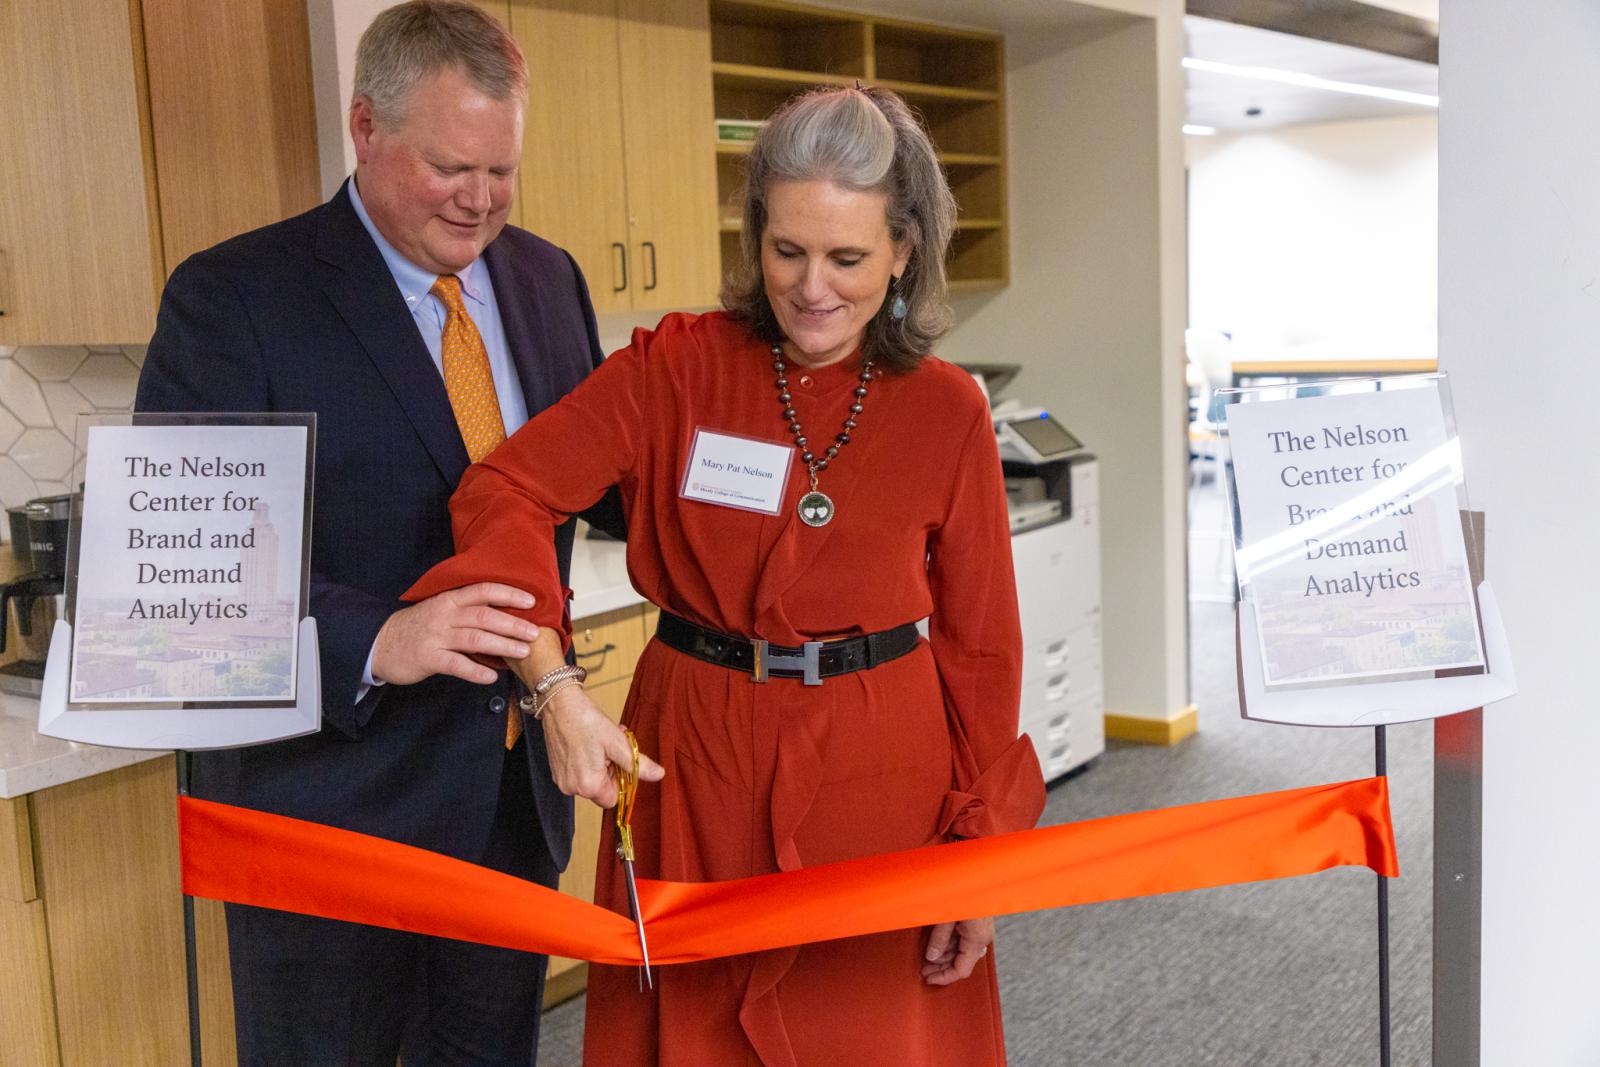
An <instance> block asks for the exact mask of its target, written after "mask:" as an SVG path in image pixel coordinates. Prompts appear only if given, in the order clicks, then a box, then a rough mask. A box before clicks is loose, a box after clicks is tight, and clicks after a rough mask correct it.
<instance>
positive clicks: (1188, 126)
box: [1183, 123, 1217, 137]
mask: <svg viewBox="0 0 1600 1067" xmlns="http://www.w3.org/2000/svg"><path fill="white" fill-rule="evenodd" d="M1183 132H1184V133H1187V134H1188V135H1190V136H1191V137H1215V136H1216V133H1217V128H1216V127H1215V126H1196V125H1194V124H1192V123H1184V126H1183Z"/></svg>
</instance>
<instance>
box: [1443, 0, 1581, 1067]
mask: <svg viewBox="0 0 1600 1067" xmlns="http://www.w3.org/2000/svg"><path fill="white" fill-rule="evenodd" d="M1443 30H1444V34H1443V38H1442V42H1441V43H1442V46H1443V48H1442V53H1441V67H1440V73H1441V79H1440V80H1441V91H1442V95H1443V97H1444V100H1445V105H1444V109H1443V110H1442V111H1441V114H1440V136H1439V142H1440V229H1439V233H1440V249H1439V251H1440V355H1441V361H1442V364H1443V366H1444V368H1445V369H1446V370H1447V371H1449V372H1450V375H1451V378H1452V380H1453V382H1454V394H1455V400H1456V413H1457V418H1458V422H1459V425H1460V430H1461V439H1462V442H1463V445H1464V448H1465V454H1466V456H1465V458H1466V469H1467V477H1468V480H1469V484H1470V487H1471V489H1472V494H1473V500H1474V503H1475V505H1476V506H1479V507H1482V508H1483V509H1484V510H1485V511H1486V513H1487V522H1486V529H1487V549H1488V551H1487V561H1486V565H1487V573H1488V575H1489V577H1490V578H1491V579H1492V580H1493V581H1494V583H1495V588H1496V591H1497V592H1498V593H1499V596H1500V601H1501V604H1502V606H1503V608H1504V612H1505V621H1506V629H1507V631H1508V633H1509V636H1510V639H1511V643H1512V649H1513V652H1514V653H1515V655H1516V657H1517V664H1516V666H1517V673H1518V676H1519V680H1520V682H1521V685H1522V692H1521V695H1520V696H1518V697H1516V698H1515V699H1513V700H1509V701H1506V702H1504V703H1501V704H1497V705H1495V706H1493V707H1490V708H1488V709H1486V711H1485V713H1484V745H1483V748H1484V770H1483V774H1484V798H1483V849H1484V853H1483V985H1482V991H1483V1033H1482V1049H1483V1058H1482V1062H1483V1063H1484V1064H1485V1065H1486V1067H1525V1065H1529V1064H1537V1065H1539V1067H1590V1065H1593V1064H1597V1063H1600V1010H1597V1008H1596V1004H1597V999H1600V907H1596V887H1597V886H1600V830H1597V829H1596V818H1597V815H1600V799H1597V796H1596V788H1595V781H1596V777H1597V774H1596V762H1597V760H1600V706H1597V705H1600V698H1597V696H1596V693H1597V687H1596V683H1595V679H1594V673H1593V664H1594V660H1595V653H1596V649H1597V647H1600V623H1597V612H1596V606H1595V605H1596V597H1597V594H1600V554H1597V553H1596V550H1595V530H1596V528H1597V527H1600V448H1597V447H1596V436H1595V434H1596V427H1597V426H1600V420H1597V415H1596V412H1597V408H1600V353H1597V346H1596V340H1597V339H1600V194H1597V190H1600V123H1597V121H1596V117H1595V106H1596V105H1595V102H1596V101H1597V100H1600V64H1596V62H1595V56H1596V55H1597V54H1600V5H1596V4H1594V3H1593V2H1592V0H1542V2H1540V3H1537V4H1508V3H1505V2H1504V0H1452V3H1451V4H1450V5H1449V7H1448V10H1447V11H1446V13H1445V17H1444V19H1443Z"/></svg>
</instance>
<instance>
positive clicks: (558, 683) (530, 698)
mask: <svg viewBox="0 0 1600 1067" xmlns="http://www.w3.org/2000/svg"><path fill="white" fill-rule="evenodd" d="M588 677H589V672H588V671H587V670H585V669H584V668H583V667H580V666H578V665H577V664H574V663H567V664H563V665H561V666H560V667H557V668H556V669H555V670H553V671H548V672H546V673H545V674H544V675H543V676H542V677H540V679H539V680H538V681H537V682H534V683H533V688H532V690H531V691H530V692H529V693H528V694H527V695H526V696H524V697H523V698H522V699H520V700H518V701H517V707H519V708H521V709H522V712H523V714H525V715H532V716H533V717H534V718H535V719H540V718H543V717H544V710H545V708H548V707H549V706H550V698H551V697H552V696H554V695H555V692H556V690H557V689H564V688H566V686H568V685H571V684H573V683H577V684H579V685H581V684H583V682H584V681H585V680H586V679H587V678H588Z"/></svg>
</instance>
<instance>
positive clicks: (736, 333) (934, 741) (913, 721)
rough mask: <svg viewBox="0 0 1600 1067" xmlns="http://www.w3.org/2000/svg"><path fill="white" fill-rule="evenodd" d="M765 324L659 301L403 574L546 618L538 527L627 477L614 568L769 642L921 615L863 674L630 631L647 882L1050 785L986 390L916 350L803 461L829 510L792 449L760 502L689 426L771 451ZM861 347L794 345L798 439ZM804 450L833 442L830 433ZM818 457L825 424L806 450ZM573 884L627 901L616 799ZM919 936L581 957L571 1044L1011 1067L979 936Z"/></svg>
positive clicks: (950, 818)
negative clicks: (978, 953) (707, 494)
mask: <svg viewBox="0 0 1600 1067" xmlns="http://www.w3.org/2000/svg"><path fill="white" fill-rule="evenodd" d="M772 362H773V361H772V355H771V352H770V350H769V347H768V346H767V345H765V344H763V343H762V342H760V341H758V340H756V339H755V338H754V337H753V336H752V335H751V334H750V333H749V332H748V330H746V329H745V328H744V327H743V326H742V325H741V324H740V323H739V322H738V321H737V320H735V319H733V318H731V317H729V316H728V315H726V314H723V313H713V314H707V315H700V316H693V315H669V316H667V317H666V318H665V319H663V320H662V322H661V324H660V325H659V326H658V327H657V329H656V330H655V331H654V332H651V331H645V330H639V331H637V332H636V333H635V335H634V339H633V343H632V344H631V345H630V346H629V347H628V348H625V349H623V350H621V351H619V352H617V353H616V354H614V355H613V356H611V357H610V358H609V359H607V360H606V361H605V363H604V365H603V366H601V367H600V369H599V370H597V371H596V372H595V373H594V374H592V375H590V376H589V378H588V379H586V380H585V381H584V382H583V384H582V385H580V386H579V387H578V388H577V389H576V390H574V391H573V392H572V394H571V395H570V396H568V397H567V398H566V399H564V400H563V401H561V402H560V403H559V404H557V405H555V406H554V407H552V408H550V409H548V410H547V411H545V412H544V413H542V414H541V415H539V416H538V417H537V418H536V419H534V420H533V421H532V422H530V423H528V425H527V426H526V427H524V428H523V429H522V430H521V431H519V432H518V433H517V434H516V435H514V436H513V437H512V438H511V439H510V441H508V442H507V443H506V444H505V445H504V446H502V447H501V448H500V449H498V450H497V451H496V452H494V453H493V454H492V455H491V456H489V457H488V458H487V459H485V460H484V461H483V462H481V463H479V464H477V465H476V466H474V467H472V468H471V469H470V470H469V471H468V472H467V474H466V477H465V478H463V480H462V482H461V487H460V489H459V490H458V491H457V492H456V495H455V497H454V498H453V499H452V500H451V513H452V516H453V518H454V525H455V535H456V544H457V548H458V552H459V555H457V556H456V557H454V558H453V559H451V560H448V561H446V562H444V563H442V564H440V565H439V566H438V567H436V568H434V569H433V570H432V571H430V572H429V573H428V574H427V575H425V576H424V578H423V579H422V580H421V581H420V582H419V583H418V584H417V586H416V587H415V588H414V589H413V590H412V591H411V592H410V593H408V594H407V596H408V598H411V599H416V598H418V597H421V596H428V595H432V594H433V593H436V592H440V591H442V590H445V589H450V588H455V587H458V586H462V585H466V584H468V583H471V582H476V581H483V580H492V581H501V582H506V583H508V584H511V585H515V586H519V587H522V588H525V589H528V590H529V591H531V592H533V593H534V594H535V596H537V597H538V604H537V606H536V607H535V608H534V609H533V610H532V611H531V612H529V613H527V614H528V617H529V618H531V619H533V620H534V621H535V622H537V623H539V624H540V625H542V626H560V625H563V623H564V620H563V618H562V606H563V603H564V591H563V590H561V589H560V587H559V583H558V581H557V578H556V563H555V557H554V551H553V548H552V545H551V537H550V529H551V527H552V525H553V524H554V523H557V522H560V521H561V520H562V519H564V518H565V516H567V515H569V514H571V513H573V512H576V511H579V510H581V509H583V508H585V507H587V506H588V505H590V504H592V503H593V502H594V501H596V500H597V499H598V498H599V497H600V495H601V494H602V492H603V491H604V490H605V489H606V488H607V487H608V486H610V485H613V484H619V485H620V486H621V488H622V494H623V500H624V507H625V509H626V512H627V517H628V529H629V536H628V549H627V555H628V572H629V575H630V577H631V578H632V580H633V584H634V586H635V587H636V588H637V589H638V590H639V592H641V593H642V594H643V595H644V596H645V597H647V598H648V599H649V600H650V601H651V602H652V603H654V604H657V605H659V606H660V607H661V608H663V609H664V610H667V611H670V612H673V613H675V614H677V615H680V616H682V617H684V618H686V619H690V620H692V621H694V622H697V623H699V624H701V625H702V626H708V627H711V628H712V629H715V630H720V631H722V632H724V633H731V634H742V635H745V636H759V637H763V638H766V639H767V640H769V641H771V642H773V643H775V644H782V645H799V644H801V643H802V642H804V641H807V640H820V639H826V638H833V637H840V636H848V635H852V634H863V633H873V632H876V631H879V630H887V629H891V628H893V627H895V626H898V625H900V624H901V623H907V622H913V621H915V620H918V619H922V618H925V617H930V616H931V623H930V625H931V629H930V640H929V641H925V642H922V643H920V644H919V646H918V647H917V648H916V649H915V650H914V651H913V652H911V653H910V654H908V655H906V656H904V657H902V658H900V659H898V660H895V661H893V662H891V663H887V664H883V665H881V666H878V667H876V668H874V669H872V670H869V671H859V672H856V673H854V674H849V675H844V676H842V677H838V678H830V679H827V680H826V681H824V683H823V684H822V685H821V686H820V687H815V686H805V685H803V684H802V683H801V681H800V680H799V679H788V678H782V679H772V680H770V681H768V682H767V683H766V684H764V685H758V684H755V683H753V682H752V681H751V679H750V678H749V677H748V676H746V675H743V674H739V673H736V672H734V671H732V670H729V669H727V668H725V667H720V666H716V665H713V664H709V663H704V662H701V661H699V660H696V659H693V658H691V657H689V656H686V655H683V654H682V653H679V652H677V651H675V650H673V649H670V648H667V647H666V646H665V645H663V644H661V643H660V642H659V641H652V642H651V643H650V645H649V646H648V647H647V648H646V649H645V652H644V655H643V656H642V657H641V658H640V660H639V664H638V667H637V670H636V672H635V674H634V680H633V687H632V690H631V692H630V693H629V695H628V702H627V707H626V711H625V714H624V722H625V723H626V724H627V725H628V726H630V727H631V728H632V729H633V731H634V732H635V733H636V734H637V735H638V738H639V743H640V747H641V748H642V749H643V750H644V751H645V752H646V753H649V754H650V755H652V756H654V757H655V758H656V759H657V760H659V761H660V762H661V764H662V765H663V766H664V767H665V768H666V779H665V780H664V781H663V782H662V783H661V784H660V785H659V786H646V787H645V788H644V789H643V790H641V792H640V796H639V801H638V807H637V810H636V812H635V815H634V827H635V830H634V834H635V842H636V848H637V852H638V863H637V868H638V873H639V875H640V876H641V877H647V878H663V879H668V880H673V881H706V880H720V879H730V878H741V877H745V876H750V875H759V874H770V873H773V872H775V871H779V870H793V869H795V868H798V867H802V866H806V865H815V864H820V863H828V862H831V861H835V860H843V859H849V858H853V857H858V856H863V855H872V854H876V853H880V852H888V851H893V850H897V849H907V848H914V847H917V846H920V845H925V844H929V843H932V842H937V841H941V840H947V839H949V838H951V837H955V836H959V837H974V836H979V835H984V834H991V833H1000V832H1006V831H1010V830H1019V829H1024V828H1027V827H1029V826H1032V825H1033V823H1034V821H1035V820H1036V819H1037V818H1038V815H1039V812H1040V811H1041V809H1042V807H1043V803H1044V790H1043V783H1042V780H1041V776H1040V772H1039V767H1038V763H1037V761H1036V760H1035V758H1034V754H1033V748H1032V746H1031V745H1030V744H1029V743H1028V741H1027V740H1026V739H1020V740H1019V739H1018V737H1017V709H1018V701H1019V693H1020V682H1021V667H1022V663H1021V657H1022V651H1021V648H1022V646H1021V634H1020V631H1019V627H1018V621H1017V597H1016V590H1015V586H1014V581H1013V577H1012V569H1011V552H1010V533H1009V529H1008V526H1007V522H1006V513H1005V501H1004V492H1003V488H1002V483H1001V473H1000V462H999V457H998V455H997V452H996V447H995V440H994V433H993V430H992V427H991V425H990V420H989V415H988V408H987V406H986V404H985V403H984V400H983V397H982V394H981V393H980V392H979V391H978V389H977V387H976V386H975V385H974V383H973V382H972V380H971V379H970V378H969V377H968V376H967V375H966V374H965V373H964V372H962V371H961V370H959V369H958V368H956V367H953V366H951V365H950V364H948V363H945V362H943V361H941V360H938V359H935V358H931V357H930V358H928V359H925V360H924V361H923V362H922V364H921V365H920V366H919V367H918V368H917V369H916V370H915V371H913V372H912V373H910V374H902V375H895V374H888V373H882V374H879V375H878V376H876V377H875V378H874V380H873V381H872V383H871V386H870V391H869V394H868V396H867V398H866V400H865V410H864V411H863V412H862V414H861V415H860V416H859V419H858V423H859V425H858V426H857V428H856V429H855V430H854V431H853V432H852V433H851V440H850V443H849V444H848V445H847V446H845V447H844V448H843V449H841V451H840V454H839V456H838V458H837V459H836V460H835V461H834V462H833V463H832V464H831V465H830V466H829V469H828V470H826V471H824V472H823V473H822V475H821V485H820V488H821V489H822V490H823V491H824V492H826V493H827V494H828V495H829V496H831V497H832V498H833V500H834V502H835V504H836V506H837V513H836V515H835V517H834V519H833V521H832V522H831V523H830V524H829V525H827V526H824V527H821V528H812V527H808V526H806V525H804V524H803V523H802V522H800V520H799V518H798V517H797V516H796V513H795V504H796V502H797V500H798V499H799V497H800V496H801V495H802V494H803V493H804V492H805V491H806V490H807V489H808V488H809V486H808V480H807V476H806V472H805V468H804V465H803V464H802V463H801V462H800V461H799V456H798V453H797V454H796V456H795V460H794V462H793V464H792V465H791V468H790V473H789V484H788V487H787V492H786V494H785V497H784V501H783V505H782V507H781V509H780V511H779V513H778V514H777V515H765V514H759V513H754V512H750V511H743V510H737V509H734V508H728V507H722V506H719V505H715V504H708V503H702V502H699V501H691V500H684V499H681V498H680V496H679V491H680V488H681V486H682V484H683V473H684V465H685V463H686V462H687V459H688V457H689V454H690V449H691V445H692V440H693V436H694V433H695V430H696V429H697V428H705V429H708V430H714V431H722V432H726V433H731V434H738V435H742V436H746V437H753V438H759V439H762V440H766V441H772V442H776V443H779V444H790V443H791V442H790V438H789V435H788V431H787V426H786V424H785V420H784V419H783V417H782V415H781V405H780V404H779V403H778V400H777V389H776V387H775V386H774V379H775V373H774V370H773V366H772ZM859 373H860V360H859V358H857V357H853V358H851V359H847V360H845V361H843V362H841V363H838V364H835V365H832V366H828V367H823V368H819V369H815V370H807V369H805V368H802V367H799V366H795V365H791V366H790V368H789V371H788V376H789V380H790V383H791V386H790V391H791V392H792V393H793V395H794V401H793V404H794V407H795V408H796V410H797V412H798V415H799V419H800V422H801V423H802V424H803V425H804V427H805V430H806V433H807V435H808V436H809V437H810V439H811V440H812V441H814V442H816V441H821V442H831V440H832V438H833V435H834V434H835V433H837V432H838V431H839V428H840V425H841V423H842V422H843V420H844V417H845V413H846V411H847V409H848V408H849V405H850V404H851V402H852V401H853V400H854V394H853V389H854V387H855V386H856V385H857V384H858V375H859ZM823 447H825V445H824V446H823ZM817 450H818V451H819V452H820V451H821V447H819V448H818V449H817ZM604 825H605V826H606V828H607V829H606V832H605V836H604V837H603V839H602V841H601V844H600V863H599V867H598V878H597V887H596V891H595V899H596V901H597V902H599V903H601V904H604V905H606V906H609V907H611V908H613V909H615V910H618V911H622V912H626V908H627V904H626V894H625V890H624V888H623V885H622V876H621V871H620V869H619V866H618V864H617V863H616V862H614V861H612V860H611V856H612V848H613V842H612V838H611V829H610V824H609V822H607V823H605V824H604ZM925 938H926V931H925V930H922V929H914V930H906V931H899V932H895V933H888V934H881V935H875V936H871V937H861V938H852V939H849V940H843V941H835V942H828V943H822V944H815V945H807V946H803V947H799V948H791V949H782V950H777V951H772V952H765V953H759V954H756V955H753V956H740V957H733V958H728V959H721V960H711V961H707V962H704V963H695V964H685V965H677V966H671V967H664V968H660V969H659V970H658V971H657V983H656V992H655V993H653V994H641V993H640V992H639V989H638V985H637V981H638V979H637V973H636V971H635V970H634V969H633V968H618V967H603V966H595V967H592V968H591V970H590V978H589V1003H588V1009H587V1012H588V1014H587V1027H586V1033H585V1057H584V1062H585V1063H586V1064H590V1065H592V1067H612V1065H629V1067H632V1065H635V1064H651V1063H655V1064H663V1065H673V1067H679V1065H681V1067H709V1065H723V1064H766V1065H810V1064H825V1065H828V1067H840V1065H844V1064H851V1065H854V1064H866V1063H882V1064H891V1063H892V1064H926V1065H937V1064H951V1065H960V1067H980V1065H984V1064H1000V1063H1004V1061H1005V1045H1004V1039H1003V1035H1002V1033H1001V1023H1000V1003H999V997H998V993H997V989H996V985H995V972H994V956H993V954H992V953H991V954H989V955H988V956H987V957H985V958H984V960H983V961H982V962H981V963H980V964H979V966H978V969H977V970H976V971H975V972H974V973H973V975H972V977H971V978H969V979H967V980H965V981H962V982H957V983H955V984H954V985H951V986H945V987H932V986H928V985H926V984H925V983H924V982H923V981H922V977H921V973H920V967H921V962H922V950H923V946H924V942H925Z"/></svg>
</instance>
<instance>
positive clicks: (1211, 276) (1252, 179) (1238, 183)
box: [1188, 115, 1438, 359]
mask: <svg viewBox="0 0 1600 1067" xmlns="http://www.w3.org/2000/svg"><path fill="white" fill-rule="evenodd" d="M1188 141H1189V322H1190V325H1193V326H1196V327H1202V328H1208V329H1217V330H1222V331H1224V332H1227V333H1229V334H1231V335H1232V336H1233V338H1234V342H1235V346H1236V354H1237V356H1238V358H1246V359H1248V358H1252V357H1260V358H1267V357H1274V356H1283V355H1289V354H1304V355H1307V356H1310V355H1322V354H1332V355H1336V356H1343V355H1348V356H1396V357H1401V358H1430V357H1432V356H1433V354H1434V327H1435V309H1436V307H1437V300H1438V288H1437V270H1438V255H1437V243H1436V236H1437V230H1438V148H1437V119H1436V118H1435V117H1434V116H1432V115H1418V116H1407V117H1402V118H1392V119H1364V120H1360V121H1353V122H1330V123H1322V124H1317V125H1310V126H1297V127H1289V128H1285V129H1279V130H1273V131H1271V132H1263V133H1251V134H1238V135H1233V136H1220V137H1191V138H1189V139H1188Z"/></svg>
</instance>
